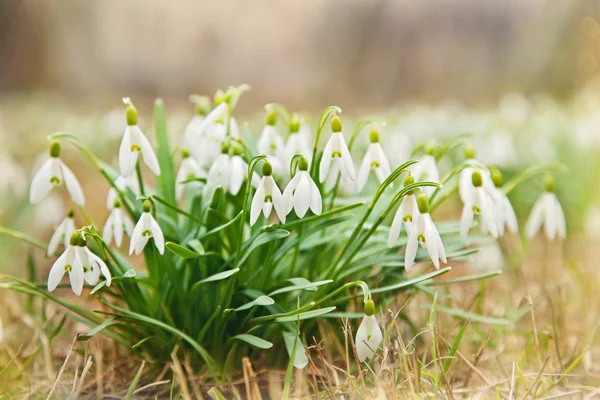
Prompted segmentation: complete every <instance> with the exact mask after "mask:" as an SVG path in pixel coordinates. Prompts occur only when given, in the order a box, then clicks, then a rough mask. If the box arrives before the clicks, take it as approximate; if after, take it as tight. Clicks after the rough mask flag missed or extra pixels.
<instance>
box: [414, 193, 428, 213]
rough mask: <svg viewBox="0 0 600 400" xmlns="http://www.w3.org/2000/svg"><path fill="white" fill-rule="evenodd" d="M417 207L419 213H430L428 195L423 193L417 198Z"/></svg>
mask: <svg viewBox="0 0 600 400" xmlns="http://www.w3.org/2000/svg"><path fill="white" fill-rule="evenodd" d="M417 206H418V207H419V213H421V214H427V213H428V212H429V200H428V199H427V195H426V194H424V193H422V194H420V195H419V196H418V197H417Z"/></svg>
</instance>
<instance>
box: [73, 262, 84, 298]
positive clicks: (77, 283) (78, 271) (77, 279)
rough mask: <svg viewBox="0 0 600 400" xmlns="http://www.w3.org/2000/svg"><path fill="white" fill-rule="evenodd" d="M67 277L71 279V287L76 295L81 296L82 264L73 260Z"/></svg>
mask: <svg viewBox="0 0 600 400" xmlns="http://www.w3.org/2000/svg"><path fill="white" fill-rule="evenodd" d="M69 279H70V280H71V289H72V290H73V293H75V294H76V295H77V296H81V291H82V290H83V281H84V276H83V265H82V264H81V263H80V262H75V263H73V265H72V269H71V272H69Z"/></svg>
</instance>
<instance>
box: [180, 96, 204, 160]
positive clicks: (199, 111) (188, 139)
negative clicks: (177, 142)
mask: <svg viewBox="0 0 600 400" xmlns="http://www.w3.org/2000/svg"><path fill="white" fill-rule="evenodd" d="M190 101H191V102H192V103H194V116H193V117H192V119H191V120H190V122H188V124H187V125H186V127H185V130H184V131H183V146H184V147H185V148H187V149H192V148H194V147H195V146H197V145H198V142H199V141H200V138H201V136H202V133H203V130H204V127H205V124H203V121H204V119H205V118H206V115H207V114H208V113H209V112H210V99H209V98H208V97H206V96H198V95H192V96H190Z"/></svg>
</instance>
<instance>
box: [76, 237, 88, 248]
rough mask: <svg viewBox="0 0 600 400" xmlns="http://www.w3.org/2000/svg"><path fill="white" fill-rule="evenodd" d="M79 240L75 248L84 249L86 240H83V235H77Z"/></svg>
mask: <svg viewBox="0 0 600 400" xmlns="http://www.w3.org/2000/svg"><path fill="white" fill-rule="evenodd" d="M78 236H79V238H78V240H77V246H79V247H85V246H86V245H87V239H86V238H85V236H83V235H81V234H80V235H78Z"/></svg>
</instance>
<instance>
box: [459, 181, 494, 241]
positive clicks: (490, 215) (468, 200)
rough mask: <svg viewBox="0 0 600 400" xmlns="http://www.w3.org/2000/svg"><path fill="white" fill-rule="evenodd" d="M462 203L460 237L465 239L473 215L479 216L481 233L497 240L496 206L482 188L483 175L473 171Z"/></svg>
mask: <svg viewBox="0 0 600 400" xmlns="http://www.w3.org/2000/svg"><path fill="white" fill-rule="evenodd" d="M463 201H464V206H463V210H462V216H461V219H460V233H461V235H462V236H463V237H467V235H468V234H469V230H470V229H471V225H472V224H473V219H474V217H475V215H479V216H480V220H481V232H483V233H489V234H490V235H492V236H493V237H494V238H497V237H498V225H497V224H498V223H497V220H496V212H497V210H496V205H495V203H494V199H493V198H492V197H491V196H490V194H489V192H488V191H487V190H486V189H485V188H484V187H483V175H482V173H481V172H480V171H478V170H475V171H473V172H472V173H471V186H470V187H468V188H467V190H466V192H465V198H464V200H463Z"/></svg>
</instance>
